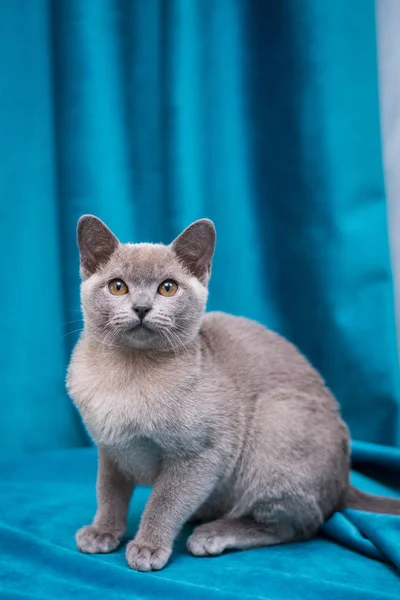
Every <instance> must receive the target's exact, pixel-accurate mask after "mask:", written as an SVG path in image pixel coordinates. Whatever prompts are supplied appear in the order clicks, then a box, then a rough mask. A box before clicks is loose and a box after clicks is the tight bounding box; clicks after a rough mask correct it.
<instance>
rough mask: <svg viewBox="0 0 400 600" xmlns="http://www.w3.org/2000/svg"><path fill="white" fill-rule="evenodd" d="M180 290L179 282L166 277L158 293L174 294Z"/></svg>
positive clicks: (163, 294) (162, 294) (164, 294)
mask: <svg viewBox="0 0 400 600" xmlns="http://www.w3.org/2000/svg"><path fill="white" fill-rule="evenodd" d="M177 290H178V284H177V283H176V282H175V281H172V279H166V280H165V281H163V282H162V283H160V285H159V286H158V293H159V294H161V296H174V295H175V294H176V292H177Z"/></svg>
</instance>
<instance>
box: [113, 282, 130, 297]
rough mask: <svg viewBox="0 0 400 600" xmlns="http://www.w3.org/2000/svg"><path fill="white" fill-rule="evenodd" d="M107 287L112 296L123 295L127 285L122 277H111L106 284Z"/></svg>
mask: <svg viewBox="0 0 400 600" xmlns="http://www.w3.org/2000/svg"><path fill="white" fill-rule="evenodd" d="M108 289H109V290H110V292H111V293H112V295H113V296H123V295H124V294H127V293H128V286H127V285H126V283H125V281H122V279H113V280H112V281H110V283H109V284H108Z"/></svg>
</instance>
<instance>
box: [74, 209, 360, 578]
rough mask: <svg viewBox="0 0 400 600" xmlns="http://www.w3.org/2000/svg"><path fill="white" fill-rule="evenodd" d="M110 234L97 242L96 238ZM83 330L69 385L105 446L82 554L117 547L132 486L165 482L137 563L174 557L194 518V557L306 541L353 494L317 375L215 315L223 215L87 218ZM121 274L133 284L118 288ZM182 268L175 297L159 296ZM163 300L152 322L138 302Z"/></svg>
mask: <svg viewBox="0 0 400 600" xmlns="http://www.w3.org/2000/svg"><path fill="white" fill-rule="evenodd" d="M99 235H100V239H99ZM78 243H79V246H80V250H81V273H82V277H83V281H82V287H81V299H82V309H83V314H84V323H85V325H84V330H83V332H82V335H81V338H80V340H79V342H78V344H77V346H76V348H75V350H74V353H73V356H72V360H71V363H70V366H69V371H68V378H67V382H68V390H69V393H70V395H71V397H72V399H73V401H74V402H75V404H76V406H77V407H78V409H79V410H80V412H81V415H82V417H83V420H84V422H85V424H86V426H87V428H88V430H89V432H90V434H91V436H92V437H93V439H94V441H95V442H96V444H97V446H98V449H99V469H98V483H97V501H98V511H97V513H96V516H95V519H94V522H93V524H92V525H90V526H87V527H84V528H83V529H81V530H79V531H78V533H77V544H78V547H79V549H80V550H81V551H82V552H111V551H112V550H114V549H115V548H116V547H117V546H118V544H119V542H120V541H121V538H122V536H123V534H124V532H125V528H126V516H127V510H128V505H129V499H130V496H131V492H132V489H133V487H134V485H135V484H146V485H147V484H151V485H153V490H152V494H151V496H150V498H149V501H148V503H147V506H146V508H145V511H144V513H143V516H142V519H141V523H140V527H139V530H138V532H137V534H136V537H135V539H134V540H133V541H131V542H130V543H129V544H128V547H127V560H128V563H129V565H130V566H131V567H132V568H133V569H137V570H140V571H149V570H153V569H160V568H162V567H163V566H164V565H165V564H166V562H167V560H168V558H169V557H170V555H171V552H172V546H173V542H174V539H175V538H176V536H177V534H178V532H179V531H180V529H181V527H182V526H183V524H184V523H185V522H186V521H188V520H195V521H202V522H203V523H204V524H203V525H200V526H198V527H197V528H196V529H195V530H194V532H193V534H192V535H191V537H190V538H189V540H188V549H189V551H190V552H191V553H192V554H194V555H196V556H206V555H216V554H220V553H221V552H223V551H224V550H225V549H227V548H250V547H254V546H262V545H271V544H279V543H282V542H289V541H293V540H303V539H307V538H309V537H311V536H313V535H314V534H316V532H317V531H318V529H319V527H320V525H321V524H322V523H323V522H324V520H326V519H327V518H328V517H329V516H330V515H331V514H332V513H333V512H334V511H335V510H337V509H338V508H340V507H342V506H343V505H344V503H345V498H346V495H347V494H348V493H349V491H348V490H349V483H348V475H349V434H348V430H347V427H346V426H345V424H344V423H343V421H342V420H341V418H340V415H339V412H338V406H337V403H336V401H335V400H334V398H333V397H332V395H331V393H330V392H329V390H328V389H327V387H326V386H325V384H324V382H323V380H322V379H321V377H320V376H319V375H318V373H317V372H316V371H315V370H314V369H313V368H312V366H311V365H310V364H309V363H308V361H307V360H306V359H305V358H304V357H303V356H302V355H301V354H300V352H299V351H298V350H297V349H296V348H295V347H294V346H293V345H292V344H290V343H289V342H287V341H286V340H284V339H283V338H281V337H280V336H278V335H277V334H275V333H273V332H271V331H269V330H267V329H266V328H264V327H262V326H261V325H259V324H257V323H255V322H252V321H249V320H247V319H243V318H237V317H233V316H229V315H226V314H222V313H208V314H204V310H205V306H206V301H207V283H208V277H209V274H210V268H211V258H212V254H213V251H214V244H215V230H214V226H213V224H212V223H211V221H208V220H201V221H197V222H195V223H194V224H192V225H191V226H190V227H189V228H187V229H186V230H185V231H184V232H183V233H182V234H181V236H179V237H178V238H177V240H175V241H174V242H173V243H172V244H171V245H170V246H163V245H152V244H136V245H135V244H119V243H118V241H116V238H115V236H114V235H113V234H112V233H111V232H110V231H109V230H108V229H107V228H106V227H105V226H104V224H102V223H101V221H99V220H98V219H96V218H95V217H91V216H86V217H83V218H82V219H81V220H80V222H79V225H78ZM114 278H121V279H123V280H124V281H125V283H126V284H127V285H128V288H129V293H128V294H126V295H124V296H113V295H111V293H110V292H109V290H108V282H109V281H110V280H112V279H114ZM166 279H173V280H174V281H176V282H177V283H178V285H179V288H178V292H177V293H176V295H175V296H173V297H164V296H161V295H160V294H158V293H157V288H158V286H159V284H160V283H161V282H162V281H164V280H166ZM143 302H144V303H145V304H146V306H149V307H150V308H151V310H150V311H149V312H148V314H147V315H146V316H145V318H144V320H143V324H144V325H146V326H147V328H144V327H143V326H141V327H139V325H140V320H139V319H138V317H137V315H136V313H135V311H134V310H133V309H134V307H135V306H137V305H138V303H139V304H140V305H142V304H143Z"/></svg>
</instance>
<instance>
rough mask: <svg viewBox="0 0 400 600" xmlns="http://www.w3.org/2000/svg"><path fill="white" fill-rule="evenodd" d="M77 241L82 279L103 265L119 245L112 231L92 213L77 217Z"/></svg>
mask: <svg viewBox="0 0 400 600" xmlns="http://www.w3.org/2000/svg"><path fill="white" fill-rule="evenodd" d="M77 241H78V247H79V252H80V258H81V277H82V279H87V278H88V277H90V275H93V273H94V272H95V271H97V269H98V268H99V267H100V266H101V265H104V264H105V263H106V262H107V261H108V260H109V258H110V256H111V255H112V254H113V252H115V250H116V249H117V247H118V245H119V241H118V239H117V238H116V237H115V235H114V234H113V233H112V231H110V230H109V229H108V227H107V226H106V225H104V223H103V221H101V220H100V219H98V218H97V217H94V216H93V215H83V217H81V218H80V219H79V221H78V227H77Z"/></svg>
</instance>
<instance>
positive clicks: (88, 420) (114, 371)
mask: <svg viewBox="0 0 400 600" xmlns="http://www.w3.org/2000/svg"><path fill="white" fill-rule="evenodd" d="M78 358H79V356H78ZM68 387H69V391H70V393H71V396H72V398H73V400H74V402H75V404H76V405H77V407H78V409H79V410H80V412H81V414H82V417H83V420H84V422H85V424H86V426H87V428H88V430H89V433H90V434H91V436H92V437H93V439H94V441H95V442H96V443H97V444H100V445H103V446H105V447H110V448H117V449H123V448H127V447H128V446H129V445H131V444H132V443H133V440H134V439H135V438H140V439H143V438H145V439H148V440H151V441H152V442H154V443H156V444H157V445H158V446H159V447H166V448H167V447H168V446H171V447H173V446H177V445H178V446H179V444H180V443H181V442H182V439H181V438H184V437H185V436H186V435H187V434H188V432H189V429H190V428H189V427H188V423H187V421H188V419H189V420H190V415H188V414H187V412H188V411H189V413H190V401H189V403H188V406H186V407H185V401H186V403H187V401H188V394H189V392H190V388H191V387H192V386H191V384H190V381H188V378H187V377H185V375H184V374H180V373H179V372H177V370H174V369H171V368H170V367H169V366H168V365H167V366H164V365H163V364H155V365H147V368H143V366H142V365H135V364H132V363H124V362H123V361H120V362H119V363H116V364H115V363H114V364H113V363H111V364H110V362H108V363H107V362H106V361H104V362H103V361H101V360H99V359H97V360H83V359H82V358H81V359H80V360H76V359H75V360H73V361H72V363H71V367H70V372H69V375H68ZM184 400H185V401H184Z"/></svg>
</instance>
